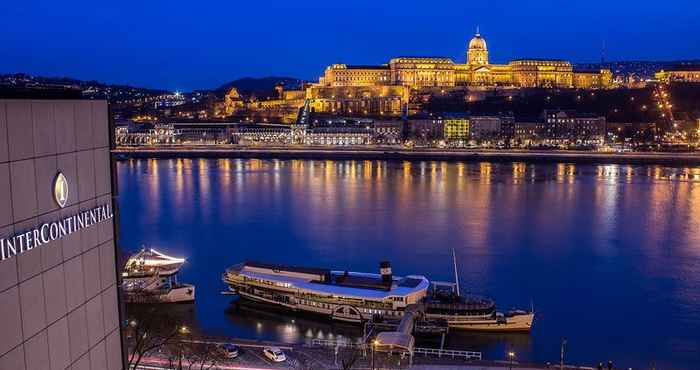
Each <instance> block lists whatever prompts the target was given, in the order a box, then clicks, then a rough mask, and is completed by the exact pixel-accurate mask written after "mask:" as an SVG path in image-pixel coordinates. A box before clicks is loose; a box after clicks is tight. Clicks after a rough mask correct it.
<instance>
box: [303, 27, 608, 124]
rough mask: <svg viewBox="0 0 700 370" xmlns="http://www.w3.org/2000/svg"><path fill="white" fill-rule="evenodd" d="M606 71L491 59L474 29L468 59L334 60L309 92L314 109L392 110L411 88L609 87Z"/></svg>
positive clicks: (553, 62)
mask: <svg viewBox="0 0 700 370" xmlns="http://www.w3.org/2000/svg"><path fill="white" fill-rule="evenodd" d="M611 84H612V73H611V72H610V71H609V70H607V69H603V70H575V69H574V67H573V65H572V64H571V63H570V62H568V61H564V60H554V59H546V60H545V59H519V60H513V61H511V62H510V63H508V64H491V63H489V51H488V48H487V46H486V40H485V39H484V38H483V37H482V36H481V35H480V34H479V32H478V30H477V33H476V35H475V36H474V38H472V39H471V41H470V42H469V47H468V50H467V62H466V63H465V64H458V63H455V62H454V61H453V60H452V59H450V58H445V57H397V58H393V59H391V60H390V61H389V63H388V64H383V65H375V66H368V65H346V64H333V65H330V66H329V67H327V68H326V70H325V73H324V75H323V76H322V77H321V78H320V79H319V83H318V84H315V85H313V86H312V87H311V88H309V89H308V90H307V94H306V97H307V98H308V99H310V100H311V103H312V106H313V108H314V110H315V111H321V112H337V111H344V112H345V113H352V110H353V108H354V110H356V113H368V112H370V113H374V114H376V113H379V114H396V113H397V112H398V113H400V111H401V109H402V102H406V101H408V96H409V94H410V92H411V91H412V90H426V89H427V90H430V89H432V88H439V89H446V88H455V87H469V88H535V87H540V88H580V89H600V88H607V87H610V85H611Z"/></svg>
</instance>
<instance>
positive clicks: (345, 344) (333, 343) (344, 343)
mask: <svg viewBox="0 0 700 370" xmlns="http://www.w3.org/2000/svg"><path fill="white" fill-rule="evenodd" d="M309 345H311V346H313V347H341V348H363V347H364V346H365V345H364V343H355V342H352V341H349V340H336V339H316V338H314V339H311V341H310V342H309Z"/></svg>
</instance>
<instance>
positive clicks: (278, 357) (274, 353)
mask: <svg viewBox="0 0 700 370" xmlns="http://www.w3.org/2000/svg"><path fill="white" fill-rule="evenodd" d="M263 354H265V357H267V358H269V359H270V360H271V361H274V362H284V361H286V360H287V356H285V355H284V352H282V350H281V349H279V348H277V347H265V348H264V349H263Z"/></svg>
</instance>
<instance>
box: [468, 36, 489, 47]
mask: <svg viewBox="0 0 700 370" xmlns="http://www.w3.org/2000/svg"><path fill="white" fill-rule="evenodd" d="M469 50H486V40H484V38H483V37H481V35H480V34H479V33H478V32H477V33H476V35H474V38H473V39H471V41H469Z"/></svg>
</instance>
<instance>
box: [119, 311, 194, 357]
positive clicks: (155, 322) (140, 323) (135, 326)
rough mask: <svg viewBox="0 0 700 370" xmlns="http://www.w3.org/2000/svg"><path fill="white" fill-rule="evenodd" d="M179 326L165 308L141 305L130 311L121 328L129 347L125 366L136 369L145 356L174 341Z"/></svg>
mask: <svg viewBox="0 0 700 370" xmlns="http://www.w3.org/2000/svg"><path fill="white" fill-rule="evenodd" d="M181 327H182V326H181V325H178V324H177V321H175V320H174V318H173V317H171V315H169V314H168V313H167V311H166V310H162V308H161V309H159V307H157V306H149V307H142V308H141V309H138V310H134V311H133V312H131V313H130V315H129V316H128V322H127V325H126V326H125V327H124V329H123V331H124V338H125V340H126V344H127V348H128V349H129V355H128V356H127V368H128V369H136V368H137V367H138V366H139V365H140V364H141V361H142V360H143V358H144V357H145V356H148V355H149V354H152V353H155V352H157V351H158V350H160V349H162V348H163V347H164V346H166V345H167V344H169V343H171V342H172V341H174V340H175V339H176V338H177V336H178V335H179V330H180V329H181Z"/></svg>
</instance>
